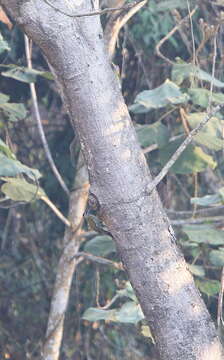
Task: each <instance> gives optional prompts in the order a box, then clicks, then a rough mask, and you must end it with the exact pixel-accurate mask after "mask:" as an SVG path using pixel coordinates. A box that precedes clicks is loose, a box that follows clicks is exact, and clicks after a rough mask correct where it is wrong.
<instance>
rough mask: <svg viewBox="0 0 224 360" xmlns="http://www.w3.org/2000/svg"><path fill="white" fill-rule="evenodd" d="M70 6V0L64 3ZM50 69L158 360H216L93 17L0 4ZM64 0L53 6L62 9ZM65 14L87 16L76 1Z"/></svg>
mask: <svg viewBox="0 0 224 360" xmlns="http://www.w3.org/2000/svg"><path fill="white" fill-rule="evenodd" d="M75 3H76V4H77V1H76V2H75V1H74V2H72V1H71V2H70V4H75ZM0 4H1V5H4V7H5V9H6V10H7V11H8V13H9V14H10V15H11V16H12V17H13V18H14V19H15V20H16V21H17V23H19V24H20V25H21V26H22V27H23V29H24V31H25V32H26V33H27V35H28V36H29V37H31V38H32V39H33V40H34V41H35V42H36V43H37V44H38V45H39V46H40V48H41V49H42V51H43V53H44V55H45V56H46V58H47V60H48V62H49V63H50V65H51V66H52V68H53V69H54V72H55V74H56V77H57V80H58V83H60V86H61V89H62V91H63V97H64V102H65V104H66V106H67V109H68V111H69V114H70V116H71V119H72V121H73V122H74V124H75V126H76V129H77V131H78V133H79V137H80V141H81V146H82V150H83V153H84V156H85V160H86V163H87V166H88V170H89V176H90V184H91V191H92V193H94V194H95V196H96V197H97V199H98V200H99V203H100V207H101V213H102V217H103V219H104V221H105V223H106V224H107V226H108V228H109V230H110V232H111V233H112V234H113V236H114V239H115V241H116V244H117V249H118V252H119V254H120V256H121V259H122V261H123V264H124V267H125V268H126V270H127V272H128V275H129V278H130V280H131V283H132V285H133V287H134V289H135V291H136V294H137V296H138V299H139V301H140V304H141V306H142V309H143V312H144V314H145V316H146V319H147V321H148V323H149V325H150V328H151V330H152V333H153V335H154V338H155V341H156V345H157V347H158V351H159V354H160V358H161V360H174V359H175V360H193V359H194V360H220V359H222V348H221V345H220V342H219V340H218V337H217V334H216V330H215V326H214V324H213V323H212V321H211V318H210V316H209V314H208V311H207V309H206V307H205V305H204V303H203V301H202V300H201V297H200V295H199V292H198V290H197V289H196V288H195V285H194V282H193V279H192V276H191V275H190V273H189V271H188V270H187V267H186V263H185V261H184V259H183V256H182V255H181V253H180V252H179V250H178V248H177V246H176V243H175V237H174V235H173V232H172V228H171V227H170V224H169V221H168V219H167V217H166V215H165V213H164V211H163V208H162V206H161V203H160V200H159V198H158V195H157V192H156V191H153V192H152V193H151V194H150V195H148V193H147V190H146V189H147V186H148V184H149V182H150V181H151V176H150V173H149V170H148V167H147V164H146V162H145V158H144V155H143V153H142V151H141V149H140V146H139V144H138V142H137V140H136V135H135V131H134V128H133V125H132V123H131V120H130V117H129V114H128V110H127V107H126V106H125V104H124V100H123V98H122V95H121V93H120V90H119V84H118V83H117V80H116V77H115V76H114V74H113V71H112V69H111V66H110V64H109V61H108V58H107V56H106V52H105V48H104V41H103V36H102V29H101V25H100V19H99V17H90V18H88V17H86V18H79V19H78V18H77V19H76V18H70V17H67V16H65V15H62V14H61V13H59V12H56V11H54V10H53V9H52V8H51V7H50V6H48V5H47V4H46V3H45V2H44V0H38V1H37V0H30V1H27V0H26V1H22V0H20V1H18V0H0ZM66 4H67V2H65V1H62V0H61V1H59V0H58V1H57V6H61V7H62V9H64V10H65V7H66ZM79 4H80V6H79V7H77V8H76V9H75V5H74V10H73V9H72V10H70V9H69V8H68V9H67V11H69V10H70V11H71V12H72V11H73V12H74V13H75V12H76V13H80V12H81V11H83V10H84V11H86V10H88V11H91V10H92V9H91V5H90V1H89V0H80V2H79Z"/></svg>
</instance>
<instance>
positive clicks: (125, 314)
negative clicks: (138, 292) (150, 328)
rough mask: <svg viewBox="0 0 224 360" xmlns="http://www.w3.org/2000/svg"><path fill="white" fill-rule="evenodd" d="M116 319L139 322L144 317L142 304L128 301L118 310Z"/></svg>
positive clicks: (123, 321) (124, 321) (125, 321)
mask: <svg viewBox="0 0 224 360" xmlns="http://www.w3.org/2000/svg"><path fill="white" fill-rule="evenodd" d="M115 319H116V321H117V322H121V323H131V324H137V323H138V322H139V321H140V320H142V319H144V314H143V312H142V309H141V306H140V305H139V304H136V302H134V301H128V302H126V303H125V304H124V305H122V307H121V308H120V309H119V310H117V311H116V313H115Z"/></svg>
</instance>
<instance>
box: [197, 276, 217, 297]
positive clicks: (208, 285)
mask: <svg viewBox="0 0 224 360" xmlns="http://www.w3.org/2000/svg"><path fill="white" fill-rule="evenodd" d="M195 283H196V285H197V287H198V288H199V290H200V291H201V292H202V293H204V294H206V295H207V296H214V295H216V294H218V293H219V291H220V282H219V281H217V280H199V279H196V280H195Z"/></svg>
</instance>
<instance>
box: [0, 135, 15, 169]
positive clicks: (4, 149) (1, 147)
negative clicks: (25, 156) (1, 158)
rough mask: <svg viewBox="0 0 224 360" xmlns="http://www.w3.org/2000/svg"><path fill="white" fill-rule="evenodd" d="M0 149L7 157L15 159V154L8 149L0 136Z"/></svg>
mask: <svg viewBox="0 0 224 360" xmlns="http://www.w3.org/2000/svg"><path fill="white" fill-rule="evenodd" d="M0 151H1V152H3V153H4V154H5V155H6V156H7V157H9V158H11V159H15V158H16V157H15V155H14V154H13V152H12V151H11V150H10V148H9V147H8V146H7V145H6V143H5V142H4V141H3V140H2V139H1V138H0ZM0 165H1V163H0Z"/></svg>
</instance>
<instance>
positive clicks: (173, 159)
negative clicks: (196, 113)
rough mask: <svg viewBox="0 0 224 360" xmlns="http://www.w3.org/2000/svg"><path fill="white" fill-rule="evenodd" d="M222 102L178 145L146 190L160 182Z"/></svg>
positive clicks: (223, 105)
mask: <svg viewBox="0 0 224 360" xmlns="http://www.w3.org/2000/svg"><path fill="white" fill-rule="evenodd" d="M223 107H224V104H221V105H218V106H216V107H214V108H213V109H212V110H211V111H209V113H208V114H207V115H206V116H205V117H204V119H203V120H202V121H201V122H200V123H199V124H198V126H196V127H195V128H194V129H193V130H192V131H191V132H190V134H189V135H188V136H187V137H186V139H185V140H184V141H183V142H182V144H181V145H180V146H179V147H178V149H177V150H176V151H175V153H174V154H173V155H172V156H171V158H170V160H169V161H168V162H167V163H166V165H165V166H164V168H163V169H162V170H161V171H160V173H159V174H158V175H157V176H156V177H155V179H154V180H153V181H152V182H151V183H150V184H149V185H148V188H147V191H148V192H149V193H151V192H152V191H153V190H154V189H155V188H156V186H157V185H158V184H159V183H160V181H161V180H162V179H163V178H164V177H165V176H166V174H167V173H168V171H169V170H170V168H171V167H172V166H173V165H174V163H175V162H176V161H177V159H178V158H179V157H180V155H181V154H182V153H183V151H184V150H185V149H186V147H187V146H188V145H189V144H190V143H191V141H192V140H193V138H194V136H195V135H197V134H198V133H199V131H200V130H201V129H202V128H203V127H204V125H206V124H207V122H208V121H209V120H210V119H211V118H212V117H213V116H214V115H215V114H216V113H217V112H218V111H220V110H221V109H222V108H223Z"/></svg>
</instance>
